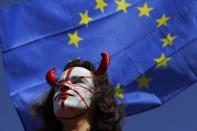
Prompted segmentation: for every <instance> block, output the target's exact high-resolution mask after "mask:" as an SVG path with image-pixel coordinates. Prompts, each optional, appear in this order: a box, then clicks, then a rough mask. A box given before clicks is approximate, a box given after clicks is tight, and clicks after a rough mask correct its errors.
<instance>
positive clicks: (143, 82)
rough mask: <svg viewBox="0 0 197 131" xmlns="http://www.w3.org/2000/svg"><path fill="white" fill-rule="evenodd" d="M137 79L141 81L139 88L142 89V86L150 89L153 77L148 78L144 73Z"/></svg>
mask: <svg viewBox="0 0 197 131" xmlns="http://www.w3.org/2000/svg"><path fill="white" fill-rule="evenodd" d="M135 80H136V81H137V82H139V85H138V89H141V88H142V87H145V88H146V89H150V88H149V85H148V83H149V82H150V81H152V78H147V77H146V76H145V74H144V73H143V74H142V76H141V77H140V78H136V79H135Z"/></svg>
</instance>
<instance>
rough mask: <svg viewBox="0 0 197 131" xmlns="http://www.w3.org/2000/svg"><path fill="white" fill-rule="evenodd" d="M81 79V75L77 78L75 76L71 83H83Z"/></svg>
mask: <svg viewBox="0 0 197 131" xmlns="http://www.w3.org/2000/svg"><path fill="white" fill-rule="evenodd" d="M82 79H83V77H78V78H76V79H75V80H73V81H72V83H73V84H76V83H84V82H83V81H82Z"/></svg>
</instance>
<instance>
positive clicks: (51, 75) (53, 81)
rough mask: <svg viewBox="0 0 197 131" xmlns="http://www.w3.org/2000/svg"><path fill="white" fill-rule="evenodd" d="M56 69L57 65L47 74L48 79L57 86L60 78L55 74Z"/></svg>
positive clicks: (52, 84)
mask: <svg viewBox="0 0 197 131" xmlns="http://www.w3.org/2000/svg"><path fill="white" fill-rule="evenodd" d="M55 70H56V67H54V68H53V69H51V70H50V71H48V72H47V75H46V80H47V82H48V83H49V84H50V85H51V86H56V82H57V81H58V79H57V78H56V76H55V75H54V72H55Z"/></svg>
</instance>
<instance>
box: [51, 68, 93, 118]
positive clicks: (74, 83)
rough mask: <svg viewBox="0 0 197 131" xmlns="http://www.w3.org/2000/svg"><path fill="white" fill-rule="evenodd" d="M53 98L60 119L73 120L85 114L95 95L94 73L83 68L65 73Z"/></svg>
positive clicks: (72, 69)
mask: <svg viewBox="0 0 197 131" xmlns="http://www.w3.org/2000/svg"><path fill="white" fill-rule="evenodd" d="M58 85H59V87H58V88H57V90H56V92H55V95H54V97H53V103H54V112H55V114H56V116H57V117H58V118H72V117H75V116H78V115H80V114H82V113H83V112H85V111H86V110H87V109H88V108H89V107H90V105H91V99H92V96H93V93H94V84H93V80H92V73H91V72H90V71H89V70H87V69H85V68H83V67H71V68H69V69H68V70H66V71H64V72H63V73H62V74H61V76H60V78H59V80H58Z"/></svg>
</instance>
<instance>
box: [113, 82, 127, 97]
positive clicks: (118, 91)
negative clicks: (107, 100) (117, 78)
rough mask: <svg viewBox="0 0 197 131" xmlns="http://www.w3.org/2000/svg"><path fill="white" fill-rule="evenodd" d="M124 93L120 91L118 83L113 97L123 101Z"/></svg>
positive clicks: (122, 90)
mask: <svg viewBox="0 0 197 131" xmlns="http://www.w3.org/2000/svg"><path fill="white" fill-rule="evenodd" d="M125 91H126V89H121V88H120V84H119V83H118V84H117V86H116V90H115V97H118V98H120V99H124V96H123V93H124V92H125Z"/></svg>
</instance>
